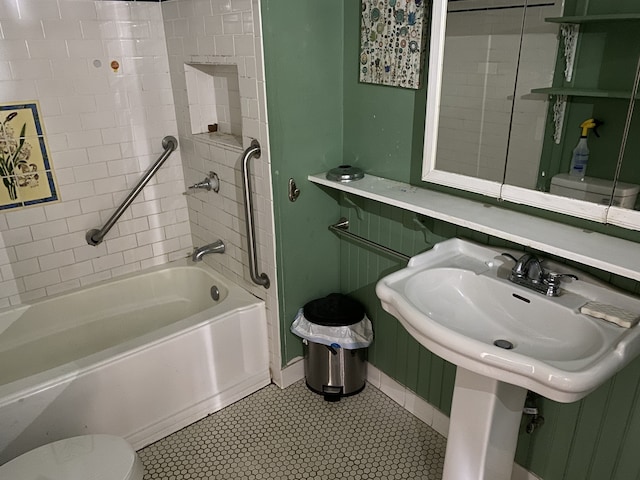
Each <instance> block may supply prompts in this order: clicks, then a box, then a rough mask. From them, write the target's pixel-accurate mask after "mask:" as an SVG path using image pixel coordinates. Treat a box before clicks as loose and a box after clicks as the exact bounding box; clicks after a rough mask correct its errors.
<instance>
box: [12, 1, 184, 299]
mask: <svg viewBox="0 0 640 480" xmlns="http://www.w3.org/2000/svg"><path fill="white" fill-rule="evenodd" d="M0 28H1V32H2V37H1V38H2V39H1V41H0V103H9V102H26V101H33V100H37V101H38V102H39V104H40V109H41V114H42V121H43V123H44V128H45V131H46V134H47V139H48V144H49V148H50V151H51V157H52V163H53V165H54V166H55V170H56V172H55V173H56V176H57V179H58V183H59V192H58V193H59V196H60V199H61V202H60V203H57V204H49V205H37V206H32V207H29V208H24V209H19V210H18V211H9V212H3V213H0V308H1V307H6V306H9V305H14V304H19V303H23V302H25V301H29V300H33V299H36V298H40V297H44V296H48V295H53V294H56V293H59V292H62V291H65V290H69V289H72V288H77V287H80V286H83V285H88V284H91V283H94V282H96V281H99V280H104V279H108V278H111V277H113V276H116V275H121V274H123V273H128V272H132V271H137V270H140V269H142V268H146V267H148V266H151V265H155V264H158V263H165V262H167V261H169V260H173V259H176V258H179V257H182V256H185V255H186V254H187V253H188V252H189V251H190V250H191V236H190V235H189V223H188V214H187V203H186V199H185V198H184V197H183V196H182V195H181V194H182V191H183V188H184V183H183V172H182V167H181V155H180V152H179V151H177V152H174V153H173V154H172V156H171V157H170V158H169V159H168V160H167V163H166V164H165V165H164V166H163V167H162V169H160V171H159V172H158V174H157V175H156V177H155V178H154V179H152V180H151V182H150V183H149V185H147V187H145V189H144V190H143V192H142V194H141V195H140V196H139V197H138V199H137V200H136V201H135V202H134V204H133V205H132V206H131V208H130V209H129V210H128V211H127V212H125V214H124V216H123V217H122V219H121V220H120V221H119V222H118V223H117V224H116V225H115V227H114V229H113V230H112V231H111V232H110V233H109V235H108V236H107V239H106V240H105V242H104V244H102V245H100V246H99V247H92V246H88V245H87V244H86V242H85V240H84V235H85V231H86V230H88V229H90V228H95V227H99V226H101V225H102V223H103V222H104V221H105V220H106V219H107V218H108V217H109V216H110V215H111V213H112V212H113V210H114V209H115V208H116V207H117V205H119V204H120V202H121V201H122V200H123V199H124V197H125V196H126V195H127V194H128V193H129V190H130V189H131V188H132V187H133V186H134V185H135V183H136V182H137V181H138V179H139V177H140V176H141V174H142V172H144V171H145V170H146V169H147V167H148V166H149V165H151V163H152V162H154V161H155V160H156V158H157V157H158V156H159V154H160V153H161V152H162V146H161V140H162V138H163V137H164V136H165V135H174V136H177V126H176V119H175V111H174V108H173V98H172V91H171V84H170V78H169V72H168V70H169V67H168V62H167V52H166V42H165V36H164V29H163V23H162V12H161V6H160V4H158V3H157V2H156V3H149V2H117V1H92V0H58V1H52V2H41V1H36V0H11V1H6V2H4V3H3V4H2V8H0ZM114 61H115V62H117V65H116V64H115V63H113V62H114Z"/></svg>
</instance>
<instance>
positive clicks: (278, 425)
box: [138, 381, 446, 480]
mask: <svg viewBox="0 0 640 480" xmlns="http://www.w3.org/2000/svg"><path fill="white" fill-rule="evenodd" d="M445 445H446V439H445V438H444V437H442V436H441V435H440V434H438V433H437V432H436V431H435V430H433V429H431V428H430V427H429V426H427V425H426V424H424V423H423V422H421V421H420V420H418V419H417V418H416V417H414V416H413V415H411V414H410V413H409V412H407V411H406V410H404V409H403V408H402V407H400V406H399V405H398V404H396V403H395V402H393V401H392V400H391V399H390V398H388V397H387V396H386V395H384V394H383V393H382V392H380V391H379V390H377V389H376V388H374V387H372V386H371V385H369V384H367V386H366V388H365V389H364V390H363V391H362V392H361V393H359V394H358V395H355V396H352V397H347V398H343V399H342V400H340V401H339V402H335V403H331V402H326V401H324V399H323V398H322V396H321V395H317V394H315V393H313V392H311V391H309V390H308V389H307V387H306V386H305V384H304V381H300V382H297V383H296V384H294V385H292V386H291V387H289V388H287V389H285V390H281V389H280V388H278V387H277V386H275V385H270V386H268V387H265V388H263V389H262V390H260V391H258V392H256V393H254V394H253V395H250V396H249V397H247V398H244V399H243V400H241V401H239V402H237V403H235V404H233V405H231V406H229V407H227V408H225V409H223V410H221V411H219V412H216V413H214V414H212V415H209V416H208V417H206V418H204V419H202V420H200V421H199V422H196V423H194V424H193V425H190V426H188V427H186V428H184V429H182V430H180V431H179V432H176V433H174V434H173V435H170V436H168V437H166V438H163V439H162V440H160V441H158V442H156V443H154V444H152V445H149V446H148V447H146V448H144V449H142V450H140V451H139V452H138V453H139V454H140V457H141V459H142V462H143V463H144V466H145V471H146V473H145V476H144V480H160V479H162V480H164V479H171V480H191V479H225V480H227V479H247V480H248V479H251V480H267V479H278V480H284V479H306V478H313V479H339V478H342V479H350V480H365V479H374V478H376V479H403V480H406V479H428V480H436V479H441V478H442V466H443V463H444V451H445Z"/></svg>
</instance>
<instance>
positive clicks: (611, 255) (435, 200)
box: [308, 173, 640, 281]
mask: <svg viewBox="0 0 640 480" xmlns="http://www.w3.org/2000/svg"><path fill="white" fill-rule="evenodd" d="M308 179H309V181H311V182H313V183H316V184H318V185H324V186H326V187H330V188H333V189H336V190H340V191H343V192H346V193H350V194H353V195H356V196H359V197H364V198H368V199H371V200H375V201H377V202H380V203H384V204H387V205H393V206H395V207H398V208H402V209H404V210H409V211H412V212H415V213H419V214H421V215H425V216H427V217H431V218H435V219H438V220H443V221H445V222H449V223H452V224H454V225H458V226H461V227H466V228H470V229H472V230H476V231H479V232H482V233H486V234H488V235H492V236H494V237H497V238H502V239H504V240H508V241H511V242H515V243H519V244H521V245H524V246H527V247H531V248H535V249H537V250H541V251H543V252H546V253H548V254H551V255H557V256H559V257H562V258H566V259H568V260H573V261H575V262H579V263H582V264H584V265H588V266H591V267H595V268H599V269H602V270H605V271H608V272H611V273H614V274H617V275H621V276H623V277H627V278H632V279H634V280H639V281H640V243H636V242H631V241H629V240H624V239H621V238H616V237H611V236H609V235H604V234H601V233H596V232H589V231H586V230H583V229H581V228H577V227H572V226H569V225H565V224H562V223H558V222H554V221H551V220H546V219H543V218H539V217H535V216H532V215H527V214H524V213H519V212H515V211H513V210H507V209H505V208H500V207H496V206H492V205H487V204H483V203H481V202H477V201H473V200H468V199H465V198H460V197H456V196H454V195H449V194H446V193H441V192H435V191H433V190H427V189H424V188H418V187H415V186H413V185H409V184H408V183H402V182H397V181H394V180H388V179H386V178H381V177H375V176H373V175H365V177H364V178H363V179H361V180H357V181H355V182H349V183H340V182H335V181H331V180H327V178H326V176H325V173H320V174H317V175H309V177H308Z"/></svg>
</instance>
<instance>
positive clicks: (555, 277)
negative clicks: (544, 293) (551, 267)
mask: <svg viewBox="0 0 640 480" xmlns="http://www.w3.org/2000/svg"><path fill="white" fill-rule="evenodd" d="M563 278H572V279H574V280H578V277H577V276H576V275H574V274H572V273H557V272H549V273H547V278H546V280H547V282H560V280H561V279H563Z"/></svg>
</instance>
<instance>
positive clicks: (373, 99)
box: [263, 0, 640, 480]
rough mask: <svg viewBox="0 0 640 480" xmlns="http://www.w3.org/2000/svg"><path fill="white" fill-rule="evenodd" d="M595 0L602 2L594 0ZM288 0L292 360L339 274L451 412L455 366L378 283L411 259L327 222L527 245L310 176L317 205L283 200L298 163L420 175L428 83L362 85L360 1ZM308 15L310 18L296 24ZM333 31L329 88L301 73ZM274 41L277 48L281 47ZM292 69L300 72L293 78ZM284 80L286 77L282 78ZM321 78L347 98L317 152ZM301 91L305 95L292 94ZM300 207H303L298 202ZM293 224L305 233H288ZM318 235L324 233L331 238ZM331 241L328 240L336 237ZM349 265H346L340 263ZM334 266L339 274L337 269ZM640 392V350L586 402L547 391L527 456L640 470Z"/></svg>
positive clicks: (286, 302)
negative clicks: (304, 138)
mask: <svg viewBox="0 0 640 480" xmlns="http://www.w3.org/2000/svg"><path fill="white" fill-rule="evenodd" d="M592 2H594V3H596V4H597V2H596V1H595V0H592ZM278 3H284V2H281V1H280V2H279V1H278V0H263V8H264V10H265V11H264V14H265V20H264V22H265V29H264V30H265V47H266V49H267V52H266V63H267V82H268V83H267V90H268V101H269V115H270V123H271V132H270V133H271V142H272V157H273V158H272V168H273V173H274V192H275V195H276V199H275V200H274V202H275V204H276V205H275V206H276V225H277V230H278V238H277V242H278V245H277V249H278V262H279V263H278V265H279V271H280V272H281V273H280V281H281V282H282V283H281V287H282V291H281V295H280V296H281V305H283V306H284V310H283V311H284V312H285V313H284V315H283V318H282V324H283V338H285V340H286V346H285V348H284V350H283V355H284V357H285V359H286V360H289V359H291V358H293V357H294V356H296V355H299V349H298V345H299V342H298V343H297V344H296V340H295V339H294V340H291V339H289V337H288V335H287V334H286V330H287V329H288V326H289V324H290V322H291V315H292V312H294V311H295V310H296V309H297V308H298V306H299V305H300V304H301V302H304V301H305V300H306V299H307V298H315V297H318V296H320V295H321V294H324V293H325V292H321V290H323V288H325V287H327V288H333V287H334V286H335V284H334V282H336V281H337V282H338V284H339V289H340V290H341V291H343V292H345V293H350V294H351V295H353V296H354V297H356V298H358V299H359V300H360V301H362V302H363V303H364V305H365V306H366V309H367V313H368V315H369V316H370V318H371V319H372V322H373V324H374V328H375V335H376V338H375V341H374V344H373V345H372V347H371V348H370V351H369V361H370V362H371V363H372V364H373V365H375V366H376V367H377V368H379V369H381V370H382V371H383V372H385V373H386V374H388V375H390V376H391V377H393V378H394V379H396V380H397V381H398V382H400V383H402V384H404V385H406V386H407V387H408V388H410V389H411V390H413V391H415V392H416V393H417V394H418V395H420V396H421V397H423V398H425V399H426V400H427V401H428V402H429V403H431V404H432V405H435V406H436V407H437V408H439V409H440V410H442V411H443V412H445V413H447V414H448V413H449V409H450V405H451V396H452V391H453V382H454V377H455V367H454V366H453V365H451V364H449V363H447V362H445V361H444V360H442V359H440V358H439V357H437V356H435V355H433V354H431V353H430V352H429V351H427V350H426V349H424V348H423V347H421V346H420V345H419V344H417V342H415V341H414V340H413V339H412V338H411V337H410V336H409V335H408V334H407V333H406V331H405V330H404V329H403V328H402V327H401V326H400V324H399V323H398V322H397V321H396V320H395V319H394V318H393V317H391V316H389V315H388V314H386V313H385V312H383V311H382V309H381V308H380V302H379V301H378V299H377V297H376V296H375V293H374V287H375V283H376V281H377V280H378V279H379V278H380V277H382V276H384V275H386V274H388V273H390V272H392V271H394V270H396V269H398V268H402V266H403V265H402V264H400V263H398V262H397V261H396V260H394V259H393V258H388V257H386V256H384V255H380V254H379V253H377V252H375V251H371V250H369V249H367V248H363V247H362V246H360V245H357V244H354V243H351V242H350V241H348V240H337V239H336V237H334V236H333V235H332V234H328V233H327V232H326V226H327V225H328V224H329V223H331V222H333V221H335V219H336V218H337V217H339V216H340V215H344V216H346V217H348V218H349V220H350V229H351V230H352V231H353V232H355V233H357V234H360V235H362V236H364V237H366V238H369V239H371V240H373V241H375V242H378V243H381V244H383V245H388V246H389V247H391V248H394V249H396V250H399V251H402V252H404V253H406V254H409V255H412V254H416V253H418V252H420V251H423V250H425V249H427V248H429V247H430V246H431V245H433V244H434V243H437V242H438V241H441V240H443V239H446V238H451V237H463V238H469V239H471V240H474V241H477V242H481V243H486V244H490V245H497V246H504V247H507V246H508V247H515V248H520V247H519V246H518V245H512V244H507V243H506V242H504V241H502V240H499V239H496V238H492V237H489V236H487V235H484V234H479V233H477V232H474V231H471V230H467V229H463V228H459V227H456V226H454V225H451V224H447V223H445V222H440V221H436V220H433V219H429V218H423V217H419V216H416V215H415V214H413V213H411V212H406V211H403V210H400V209H397V208H394V207H390V206H388V205H382V204H379V203H377V202H373V201H370V200H364V199H361V198H358V197H350V196H346V195H343V194H336V192H335V191H332V190H331V189H324V188H320V187H317V186H314V185H308V184H306V182H301V183H303V184H304V188H303V196H304V195H307V196H308V203H306V204H289V203H288V202H287V201H285V200H284V195H285V193H286V189H285V186H284V185H285V184H286V180H287V179H288V176H289V175H290V173H289V171H294V170H295V172H296V173H295V174H296V175H299V176H300V178H305V177H306V175H307V174H308V173H311V172H318V171H322V170H326V169H328V168H330V167H332V166H334V165H336V164H337V163H340V162H349V163H352V164H356V165H359V166H361V167H362V168H365V169H366V170H367V171H368V172H370V173H372V174H375V175H380V176H384V177H388V178H393V179H396V180H401V181H408V182H410V183H414V184H420V181H419V178H420V169H421V158H422V141H423V138H422V137H423V133H422V132H423V129H424V103H425V91H424V89H423V90H421V91H418V92H414V91H410V90H404V89H397V88H390V87H382V86H374V85H365V84H360V83H358V80H357V61H358V41H359V40H358V35H359V2H356V1H353V0H351V1H348V2H344V7H343V10H341V9H340V7H339V6H340V5H341V3H338V2H332V3H331V5H330V6H334V7H336V8H335V10H339V11H341V12H342V13H336V12H332V14H331V17H333V18H338V17H340V15H343V19H342V20H343V22H344V24H343V25H334V24H333V23H332V21H331V20H330V19H329V18H327V16H323V15H322V14H321V11H325V12H326V10H332V9H331V8H328V7H327V6H326V5H327V3H326V2H315V1H314V0H298V1H296V2H286V3H287V8H286V9H285V8H273V7H274V6H277V4H278ZM316 3H322V4H323V6H322V8H321V7H319V6H317V7H316V6H315V4H316ZM301 4H304V5H301ZM265 7H268V8H265ZM270 22H273V23H270ZM300 22H302V23H304V25H296V24H299V23H300ZM307 22H308V25H307ZM321 26H322V28H320V27H321ZM341 29H342V30H341ZM329 31H331V32H333V33H334V34H335V38H332V39H329V40H328V39H326V38H319V37H315V35H323V34H324V33H326V32H329ZM327 41H329V42H331V46H332V51H331V54H330V55H326V56H325V57H323V60H322V61H324V62H326V63H324V64H320V63H319V62H320V60H318V62H316V63H315V65H314V66H313V68H315V69H316V74H317V75H322V73H319V72H325V73H326V71H327V70H329V69H336V72H338V73H339V75H343V77H342V79H340V80H336V79H335V78H334V77H332V76H331V81H330V86H327V85H325V84H323V83H322V82H320V84H318V82H317V80H318V79H317V78H316V77H314V76H313V75H311V76H310V78H305V76H304V73H303V72H300V71H299V68H300V67H301V66H307V67H308V68H312V67H311V66H310V64H311V63H314V62H310V61H309V60H308V59H307V58H306V57H305V55H304V50H305V49H308V48H319V49H321V50H322V47H323V46H325V47H326V45H327V44H326V43H323V42H327ZM296 42H301V43H304V46H303V47H301V48H302V50H301V51H300V52H299V53H300V55H290V53H291V52H297V46H296V45H290V44H289V43H296ZM310 45H313V47H310ZM270 48H275V49H276V50H272V51H270V50H269V49H270ZM340 48H341V49H342V50H339V49H340ZM318 54H320V52H318ZM336 62H338V63H336ZM288 75H291V76H292V77H293V78H286V77H287V76H288ZM301 77H302V78H301ZM281 81H282V82H283V83H282V84H278V85H274V83H277V82H281ZM300 82H301V83H300ZM316 88H321V89H322V91H323V92H325V93H324V95H327V96H328V97H330V96H331V95H335V96H337V97H338V98H339V101H336V103H337V105H336V104H332V107H331V109H330V111H331V112H330V114H329V113H328V114H327V115H326V118H330V119H332V121H334V122H335V124H332V125H331V126H327V125H322V129H323V130H322V131H323V132H330V133H328V135H329V137H330V138H327V141H328V143H329V144H327V145H325V144H323V143H322V142H319V143H317V144H314V145H315V148H314V150H312V155H311V156H312V157H314V158H315V159H314V160H309V159H308V158H306V157H305V158H304V159H300V158H299V156H298V155H297V154H296V149H294V148H292V146H291V145H290V144H289V142H292V143H293V144H295V145H297V146H299V145H300V142H299V139H298V138H297V137H294V136H293V133H295V132H298V131H302V132H303V134H304V133H308V134H311V133H312V130H313V129H314V128H317V127H318V125H317V123H316V122H315V118H314V117H313V115H310V114H309V112H311V111H312V110H313V108H305V107H301V106H299V105H296V104H295V102H294V101H293V100H292V99H291V97H292V96H294V97H296V99H297V102H298V103H303V102H304V104H305V106H306V105H308V101H307V98H308V97H309V98H310V99H311V100H315V99H316V98H317V95H318V92H317V91H316V90H315V89H316ZM334 88H340V89H341V90H340V91H338V90H334ZM292 91H293V92H295V93H296V95H292V94H291V93H292ZM331 98H334V97H331ZM301 99H303V100H301ZM327 100H328V99H327ZM274 109H275V110H276V111H275V112H274ZM274 116H275V117H274ZM309 117H311V118H309ZM275 118H277V119H278V120H277V122H276V121H274V120H275ZM301 124H303V125H301ZM336 126H339V128H337V130H339V131H337V132H336V129H334V128H333V127H336ZM290 129H291V130H290ZM325 129H326V130H325ZM289 133H291V135H289ZM333 135H335V138H334V137H333ZM278 155H279V157H278ZM298 162H299V163H298ZM297 172H300V173H297ZM285 177H286V178H285ZM421 186H425V185H424V184H422V185H421ZM302 199H303V197H301V200H299V202H301V201H302ZM300 205H304V208H302V207H301V208H300V210H297V209H298V207H300ZM511 207H513V208H519V209H523V208H524V209H525V210H526V211H529V212H533V213H536V214H539V215H542V216H546V217H548V218H551V219H556V220H558V219H560V220H561V221H564V222H566V223H571V224H574V225H578V226H581V227H583V228H593V229H596V230H598V231H603V232H605V233H612V234H617V235H621V236H627V237H631V238H637V235H635V234H633V233H629V232H626V231H623V230H621V229H612V228H611V227H607V226H602V225H598V224H592V223H590V222H585V221H581V220H577V219H571V218H567V217H563V216H559V215H556V214H551V213H544V212H540V211H535V210H533V209H527V208H526V207H516V206H511ZM291 218H299V220H296V223H297V224H298V226H300V225H302V226H303V227H304V228H307V229H308V230H307V231H305V232H303V233H300V231H299V230H295V229H293V228H292V227H291V225H289V223H290V219H291ZM285 224H287V225H285ZM292 229H293V230H294V231H291V230H292ZM289 234H291V235H294V236H293V237H289V236H288V235H289ZM315 235H319V236H321V237H322V242H321V241H320V240H319V239H316V238H315ZM303 240H304V241H305V242H306V245H307V247H306V251H307V253H309V255H310V257H309V258H308V257H305V255H304V252H303V253H300V254H299V255H297V256H296V257H295V258H292V259H290V258H289V252H290V251H292V252H293V251H295V250H296V249H298V248H299V244H298V243H297V242H299V241H303ZM324 242H329V243H328V245H329V246H326V244H325V243H324ZM316 249H317V250H319V251H316ZM323 259H324V261H325V263H330V264H331V265H330V267H329V266H328V265H322V263H323ZM338 264H340V265H342V268H340V269H338V268H334V267H335V265H338ZM307 265H309V266H313V267H314V268H320V269H321V270H322V271H323V272H324V273H323V274H322V275H320V277H319V278H321V279H322V281H321V282H319V283H318V284H319V285H321V286H320V287H318V288H315V291H312V290H313V288H311V287H312V286H313V285H312V283H313V282H312V281H311V279H310V278H309V277H306V278H305V282H302V283H300V275H301V273H300V270H301V269H304V270H308V269H307ZM587 270H589V271H590V272H591V273H593V274H595V275H597V276H599V277H600V278H602V279H603V280H605V281H610V282H611V283H613V284H614V285H617V286H619V287H620V288H624V289H627V290H630V291H632V292H635V293H640V285H639V284H638V283H637V282H631V281H628V280H626V279H624V278H620V277H616V276H612V275H610V274H608V273H606V272H601V271H596V270H594V269H587ZM335 275H338V277H337V279H336V277H335ZM304 297H306V298H304ZM639 396H640V359H639V360H636V361H635V362H633V363H632V364H630V365H629V366H628V367H626V368H625V369H624V370H623V371H622V372H620V373H619V374H618V375H616V376H615V377H614V378H613V379H612V380H611V381H609V382H607V383H606V384H605V385H603V386H602V387H601V388H599V389H598V390H597V391H596V392H594V393H592V394H591V395H589V396H588V397H587V398H585V399H584V400H582V401H580V402H576V403H573V404H559V403H556V402H552V401H549V400H544V399H543V400H542V401H541V402H540V407H541V409H542V413H543V415H544V416H545V419H546V422H545V424H544V426H543V427H542V428H540V429H539V430H537V431H536V432H535V433H534V434H533V435H527V434H526V433H521V435H520V438H519V441H518V450H517V453H516V460H517V461H518V462H519V463H520V464H521V465H523V466H524V467H525V468H527V469H529V470H531V471H533V472H535V473H536V474H538V475H539V476H540V477H542V478H543V479H545V480H561V479H562V480H604V479H607V480H609V479H611V480H628V479H640V458H639V457H638V455H637V454H636V448H637V447H636V445H637V444H638V442H639V441H640V398H639ZM523 432H524V430H523Z"/></svg>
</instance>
